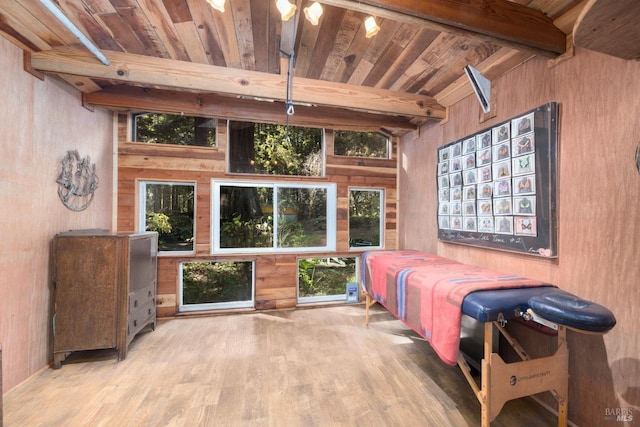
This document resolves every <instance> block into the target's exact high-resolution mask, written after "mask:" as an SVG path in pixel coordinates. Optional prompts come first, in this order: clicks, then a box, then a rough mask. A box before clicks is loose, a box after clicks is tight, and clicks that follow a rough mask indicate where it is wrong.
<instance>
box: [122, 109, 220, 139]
mask: <svg viewBox="0 0 640 427" xmlns="http://www.w3.org/2000/svg"><path fill="white" fill-rule="evenodd" d="M216 123H217V120H216V119H212V118H209V117H193V116H184V115H179V116H178V115H173V114H159V113H136V114H133V115H132V124H133V131H132V133H131V134H132V136H133V140H134V141H137V142H148V143H153V144H172V145H192V146H199V147H215V146H216Z"/></svg>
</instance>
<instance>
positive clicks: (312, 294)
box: [298, 257, 358, 303]
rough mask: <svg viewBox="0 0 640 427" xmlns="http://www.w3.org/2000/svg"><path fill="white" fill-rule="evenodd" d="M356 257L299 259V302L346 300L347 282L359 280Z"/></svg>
mask: <svg viewBox="0 0 640 427" xmlns="http://www.w3.org/2000/svg"><path fill="white" fill-rule="evenodd" d="M357 271H358V269H357V267H356V258H352V257H349V258H303V259H299V260H298V302H300V303H308V302H322V301H340V300H346V297H347V284H348V283H354V282H357V276H356V272H357Z"/></svg>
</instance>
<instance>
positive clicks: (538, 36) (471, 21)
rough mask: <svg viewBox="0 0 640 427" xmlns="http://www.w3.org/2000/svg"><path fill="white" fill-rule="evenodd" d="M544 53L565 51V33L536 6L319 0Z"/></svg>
mask: <svg viewBox="0 0 640 427" xmlns="http://www.w3.org/2000/svg"><path fill="white" fill-rule="evenodd" d="M319 1H320V2H321V3H324V4H327V5H331V6H337V7H342V8H346V9H351V10H356V11H359V12H362V13H366V14H372V15H375V16H377V17H380V18H384V19H391V20H394V21H398V22H405V23H413V24H416V25H421V26H424V27H427V28H430V29H433V30H436V31H444V32H447V33H452V34H457V35H461V36H466V37H470V38H474V39H477V40H480V41H483V42H487V41H488V42H493V43H495V44H497V45H499V46H503V47H509V48H512V49H514V48H515V49H519V50H523V49H524V50H529V51H531V52H532V53H535V54H537V55H541V56H545V57H556V56H558V55H560V54H562V53H564V52H565V51H566V38H567V35H566V34H565V33H563V32H562V31H561V30H560V29H559V28H557V27H556V26H554V25H553V22H552V20H551V19H550V18H549V17H547V16H546V15H545V14H543V13H542V12H540V11H538V10H534V9H531V8H528V7H526V6H523V5H521V4H518V3H515V2H510V1H507V0H471V1H469V0H467V1H462V0H457V1H455V0H428V1H415V0H319Z"/></svg>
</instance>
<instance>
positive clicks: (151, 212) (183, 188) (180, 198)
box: [138, 181, 195, 254]
mask: <svg viewBox="0 0 640 427" xmlns="http://www.w3.org/2000/svg"><path fill="white" fill-rule="evenodd" d="M138 212H139V217H138V230H147V231H157V232H158V252H159V253H172V254H175V253H193V252H194V246H193V244H194V242H193V240H194V224H195V216H194V212H195V184H194V183H187V182H158V181H141V182H140V187H139V201H138Z"/></svg>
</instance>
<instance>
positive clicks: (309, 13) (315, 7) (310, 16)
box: [304, 1, 322, 25]
mask: <svg viewBox="0 0 640 427" xmlns="http://www.w3.org/2000/svg"><path fill="white" fill-rule="evenodd" d="M304 15H305V16H306V17H307V21H309V22H311V24H313V25H318V21H319V20H320V16H322V6H321V5H320V3H318V2H317V1H316V2H313V4H312V5H311V6H309V7H305V8H304Z"/></svg>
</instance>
